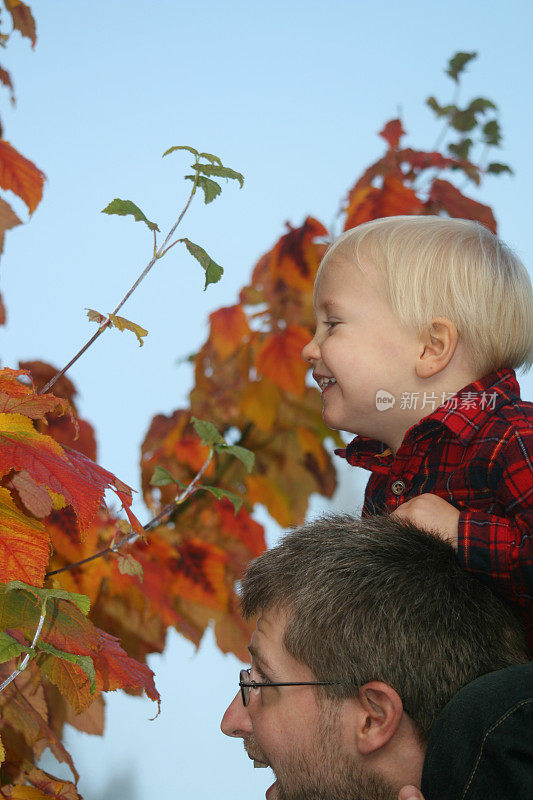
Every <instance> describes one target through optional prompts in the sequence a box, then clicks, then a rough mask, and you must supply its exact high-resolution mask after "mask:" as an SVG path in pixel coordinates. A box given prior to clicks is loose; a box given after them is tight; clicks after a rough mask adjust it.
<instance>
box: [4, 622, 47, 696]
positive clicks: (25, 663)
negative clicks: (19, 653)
mask: <svg viewBox="0 0 533 800" xmlns="http://www.w3.org/2000/svg"><path fill="white" fill-rule="evenodd" d="M45 617H46V608H44V609H43V612H42V614H41V617H40V619H39V624H38V625H37V630H36V631H35V636H34V637H33V642H32V643H31V645H30V649H31V650H33V649H34V648H35V645H36V644H37V640H38V639H39V636H40V635H41V631H42V629H43V624H44V620H45ZM30 658H31V654H30V653H26V655H25V656H24V658H23V660H22V662H21V664H20V666H19V667H17V669H16V670H15V671H14V672H12V673H11V675H10V676H9V678H6V679H5V681H4V682H3V683H2V684H1V685H0V692H3V691H4V689H5V688H6V686H9V684H10V683H11V681H14V680H15V678H16V677H17V675H20V673H21V672H23V671H24V670H25V669H26V667H27V666H28V661H29V660H30Z"/></svg>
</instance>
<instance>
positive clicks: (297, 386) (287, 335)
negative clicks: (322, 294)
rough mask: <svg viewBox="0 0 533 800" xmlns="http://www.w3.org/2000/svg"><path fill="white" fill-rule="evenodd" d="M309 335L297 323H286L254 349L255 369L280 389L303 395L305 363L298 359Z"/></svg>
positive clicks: (300, 357) (300, 358)
mask: <svg viewBox="0 0 533 800" xmlns="http://www.w3.org/2000/svg"><path fill="white" fill-rule="evenodd" d="M310 338H311V336H310V334H309V331H308V330H306V329H305V328H302V327H300V326H299V325H289V326H288V327H287V328H286V330H284V331H282V332H280V333H275V334H272V335H270V336H268V337H267V338H266V339H265V341H264V342H263V344H262V345H261V347H260V348H259V350H258V352H257V356H256V361H255V365H256V367H257V370H258V372H259V373H260V374H261V375H264V376H266V377H267V378H270V380H271V381H273V382H274V383H275V384H276V385H277V386H279V387H280V388H281V389H284V390H285V391H288V392H292V393H293V394H296V395H298V396H301V395H303V393H304V391H305V376H306V373H307V364H306V363H305V362H304V360H303V359H302V348H303V347H304V345H306V344H307V343H308V341H309V339H310Z"/></svg>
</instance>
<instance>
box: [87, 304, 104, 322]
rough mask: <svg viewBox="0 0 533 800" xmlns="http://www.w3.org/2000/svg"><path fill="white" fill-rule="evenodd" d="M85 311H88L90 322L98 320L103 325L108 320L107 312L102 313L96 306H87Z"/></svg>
mask: <svg viewBox="0 0 533 800" xmlns="http://www.w3.org/2000/svg"><path fill="white" fill-rule="evenodd" d="M85 311H86V312H87V316H88V317H89V321H90V322H97V323H98V324H99V325H103V324H104V322H106V320H107V317H106V316H105V314H100V312H99V311H95V310H94V308H86V309H85Z"/></svg>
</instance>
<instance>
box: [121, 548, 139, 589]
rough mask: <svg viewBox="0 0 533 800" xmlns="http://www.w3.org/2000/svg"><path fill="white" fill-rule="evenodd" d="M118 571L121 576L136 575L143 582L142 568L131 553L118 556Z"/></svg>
mask: <svg viewBox="0 0 533 800" xmlns="http://www.w3.org/2000/svg"><path fill="white" fill-rule="evenodd" d="M118 571H119V572H120V574H121V575H136V576H137V577H138V578H139V580H140V582H141V583H142V582H143V568H142V566H141V565H140V564H139V562H138V561H137V559H136V558H133V556H132V555H131V553H126V554H124V555H123V554H122V553H121V554H120V555H119V557H118Z"/></svg>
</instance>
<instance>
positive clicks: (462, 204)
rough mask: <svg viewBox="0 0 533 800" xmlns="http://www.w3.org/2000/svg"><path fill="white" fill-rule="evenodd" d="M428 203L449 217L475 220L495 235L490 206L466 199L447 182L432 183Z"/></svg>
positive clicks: (436, 181)
mask: <svg viewBox="0 0 533 800" xmlns="http://www.w3.org/2000/svg"><path fill="white" fill-rule="evenodd" d="M429 203H430V204H432V205H433V206H434V205H435V204H436V205H437V206H438V208H439V209H444V211H446V212H447V213H448V214H449V215H450V217H458V218H459V219H472V220H476V221H477V222H481V224H482V225H484V226H485V227H486V228H488V229H489V230H490V231H492V232H493V233H496V227H497V226H496V220H495V219H494V214H493V213H492V209H491V208H490V206H485V205H483V204H482V203H478V202H476V201H475V200H472V199H471V198H470V197H466V196H465V195H464V194H462V192H460V191H459V189H457V188H456V187H455V186H453V184H451V183H449V182H448V181H441V180H435V181H433V185H432V187H431V193H430V196H429ZM433 213H435V212H433Z"/></svg>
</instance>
